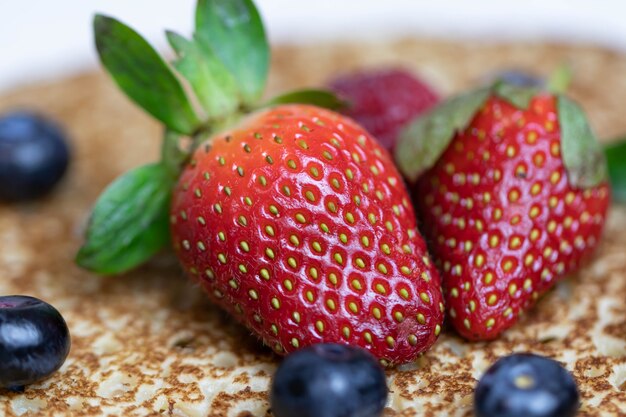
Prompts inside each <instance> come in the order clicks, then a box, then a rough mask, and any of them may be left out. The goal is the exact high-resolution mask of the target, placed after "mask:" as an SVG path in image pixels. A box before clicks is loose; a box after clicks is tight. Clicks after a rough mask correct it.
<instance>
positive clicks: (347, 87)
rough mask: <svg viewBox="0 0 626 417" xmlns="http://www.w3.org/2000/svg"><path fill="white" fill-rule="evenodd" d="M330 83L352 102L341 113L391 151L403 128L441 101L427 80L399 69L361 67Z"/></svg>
mask: <svg viewBox="0 0 626 417" xmlns="http://www.w3.org/2000/svg"><path fill="white" fill-rule="evenodd" d="M329 85H330V88H331V89H332V90H333V91H336V92H337V93H338V94H339V95H340V96H341V97H343V98H344V99H346V100H347V101H348V103H349V106H348V107H347V108H345V109H343V111H342V112H343V113H344V114H346V115H348V116H350V117H352V118H353V119H354V120H356V121H357V122H358V123H360V124H361V125H362V126H363V127H364V128H366V129H367V130H368V131H369V132H370V133H371V134H372V135H374V137H375V138H376V139H378V141H380V143H381V144H382V145H383V146H384V147H385V148H386V149H387V150H388V151H390V152H393V149H394V148H395V146H396V142H397V137H398V133H399V132H400V130H401V129H402V127H403V126H405V125H406V124H407V123H408V122H410V121H411V120H413V119H415V118H416V117H418V116H419V115H421V114H423V113H424V112H425V111H426V110H428V109H430V108H431V107H433V106H434V105H435V104H437V102H438V101H439V97H438V95H437V94H436V93H435V92H434V91H433V89H432V88H431V87H430V86H429V85H428V84H427V83H426V82H424V81H423V80H420V79H419V78H417V77H416V76H415V75H413V74H412V73H410V72H409V71H406V70H403V69H398V68H385V69H375V70H361V71H359V72H355V73H352V74H345V75H342V76H340V77H337V78H335V79H333V80H331V81H330V83H329Z"/></svg>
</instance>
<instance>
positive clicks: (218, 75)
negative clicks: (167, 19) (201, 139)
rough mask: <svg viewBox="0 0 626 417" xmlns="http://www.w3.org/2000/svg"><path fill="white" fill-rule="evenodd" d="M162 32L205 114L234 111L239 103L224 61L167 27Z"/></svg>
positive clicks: (177, 66) (179, 69) (235, 86)
mask: <svg viewBox="0 0 626 417" xmlns="http://www.w3.org/2000/svg"><path fill="white" fill-rule="evenodd" d="M166 35H167V40H168V42H169V43H170V45H171V46H172V48H173V49H174V51H175V52H176V54H177V55H178V59H177V60H176V61H174V67H175V68H176V69H177V70H178V72H180V73H181V74H182V75H183V77H185V78H186V79H187V80H188V81H189V83H190V84H191V87H192V88H193V91H194V93H195V94H196V97H197V98H198V101H199V102H200V104H201V105H202V107H203V108H204V110H205V111H206V113H207V115H208V116H209V118H211V119H215V118H220V117H222V116H224V115H227V114H230V113H232V112H233V111H235V110H236V109H237V106H238V105H239V102H238V97H237V84H236V83H235V79H234V78H233V77H232V75H231V74H230V72H228V70H227V69H226V67H225V66H224V64H222V63H221V62H220V61H219V60H218V59H217V57H216V56H215V55H214V54H213V53H212V52H211V51H210V50H204V49H203V48H201V47H200V46H198V44H197V43H196V42H194V41H190V40H187V39H185V38H184V37H182V36H181V35H179V34H177V33H175V32H171V31H168V32H166Z"/></svg>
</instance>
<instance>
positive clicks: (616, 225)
mask: <svg viewBox="0 0 626 417" xmlns="http://www.w3.org/2000/svg"><path fill="white" fill-rule="evenodd" d="M563 61H566V62H569V63H570V64H571V65H572V68H573V69H574V73H575V79H574V82H573V85H572V87H571V93H572V95H573V96H574V97H575V98H576V99H578V100H579V101H580V102H581V104H582V105H583V107H584V108H585V109H586V110H587V111H588V112H589V116H590V119H591V123H592V125H593V126H594V127H595V129H596V131H597V133H598V134H599V136H600V137H603V138H610V137H613V136H615V135H617V134H619V133H622V132H626V117H624V115H623V100H624V98H626V78H624V74H626V56H624V55H620V54H618V53H616V52H612V51H608V50H603V49H601V48H595V47H588V46H563V45H544V44H523V43H520V44H502V45H493V44H491V45H490V44H479V43H463V42H451V41H436V40H400V41H396V42H391V43H387V42H385V43H382V42H381V43H368V44H325V45H310V46H300V47H295V46H283V47H280V48H276V49H275V50H274V57H273V61H272V66H273V68H272V70H271V78H270V82H269V91H268V93H270V94H274V93H277V92H281V91H284V90H287V89H291V88H295V87H303V86H317V85H322V84H323V83H324V82H325V81H326V80H328V79H329V77H331V76H333V75H336V74H338V73H344V72H348V71H350V70H353V69H357V68H363V67H379V66H383V65H401V66H404V67H406V68H408V69H410V70H414V71H416V72H418V73H420V74H421V75H422V76H423V77H424V78H425V79H426V80H428V81H429V82H430V83H432V84H433V86H434V87H435V88H436V89H437V90H439V91H440V92H441V93H442V94H446V95H447V94H451V93H454V92H457V91H460V90H461V89H464V88H468V87H471V86H472V85H475V84H476V83H477V82H479V81H480V80H484V79H485V76H486V75H487V74H489V73H490V72H492V71H494V70H497V69H502V68H514V67H515V68H522V69H528V70H531V71H533V72H534V73H536V74H538V75H546V74H548V73H550V71H551V70H553V69H554V68H555V67H556V66H557V65H558V64H559V63H561V62H563ZM14 108H29V109H36V110H40V111H42V112H44V113H46V114H48V115H50V116H52V117H54V118H56V119H58V120H59V121H61V122H62V123H63V124H64V125H65V126H66V127H67V130H68V133H69V136H70V138H71V141H72V145H73V151H74V155H73V161H72V163H73V165H72V166H71V169H70V171H69V174H68V176H67V177H66V178H65V180H64V181H63V183H62V184H61V185H60V187H59V188H58V189H57V190H56V191H55V192H54V193H53V194H52V195H50V196H49V197H47V198H46V199H44V200H41V201H38V202H34V203H31V204H26V205H19V206H0V293H1V294H28V295H33V296H36V297H39V298H42V299H44V300H46V301H48V302H50V303H51V304H53V305H54V306H56V307H57V308H58V309H59V310H60V312H61V313H62V314H63V316H64V317H65V319H66V320H67V322H68V325H69V327H70V332H71V335H72V349H71V352H70V355H69V357H68V359H67V361H66V362H65V364H64V365H63V367H62V368H61V369H60V371H59V372H57V373H56V374H54V375H53V376H52V377H51V378H49V379H47V380H45V381H43V382H41V383H38V384H34V385H31V386H29V387H27V389H26V391H25V392H24V393H13V392H2V393H1V394H0V415H6V416H29V415H32V416H37V415H55V416H69V415H71V416H107V415H114V416H161V415H167V416H229V417H244V416H271V412H270V411H269V410H268V408H269V405H268V402H267V397H268V395H267V392H268V387H269V383H270V378H271V375H272V374H273V372H274V370H275V368H276V366H277V364H278V362H279V358H278V357H276V356H275V355H274V354H273V353H271V351H270V350H269V349H267V348H264V347H263V346H262V345H261V344H260V343H259V342H258V341H257V340H256V339H255V337H253V336H252V335H251V334H250V332H249V331H247V330H246V329H245V328H243V327H241V326H239V325H237V324H235V323H234V322H233V321H232V320H231V319H229V317H228V316H226V315H225V314H224V313H222V312H221V311H220V310H219V309H218V308H216V307H215V306H213V305H211V303H210V302H209V301H208V300H207V298H206V297H205V296H204V294H203V293H202V292H201V290H200V288H199V287H197V286H196V285H195V284H193V283H191V282H190V281H188V280H187V279H186V278H185V276H184V275H183V273H182V271H181V269H180V268H179V267H178V264H177V262H176V259H175V258H174V256H173V255H172V254H171V253H169V252H164V253H162V254H160V255H159V256H157V257H156V258H155V259H154V260H152V261H151V262H149V263H148V264H147V265H145V266H143V267H141V268H139V269H137V270H135V271H133V272H131V273H128V274H125V275H122V276H117V277H99V276H97V275H94V274H91V273H89V272H86V271H83V270H81V269H79V268H78V267H76V266H75V265H74V264H73V256H74V254H75V253H76V250H77V249H78V247H79V245H80V244H81V242H82V231H83V229H84V225H85V222H86V220H87V216H88V212H89V209H90V207H91V206H92V205H93V203H94V201H95V199H96V198H97V196H98V194H99V193H100V192H101V191H102V189H103V188H104V187H105V186H106V185H107V184H108V183H109V182H110V181H111V180H112V179H113V178H115V177H116V176H117V175H119V174H120V173H122V172H123V171H126V170H128V169H130V168H132V167H135V166H137V165H140V164H143V163H145V162H148V161H153V160H156V159H157V158H158V150H159V144H160V134H161V129H160V127H159V126H158V125H157V124H156V123H155V122H154V121H153V120H151V119H150V118H149V116H147V115H146V114H144V113H142V112H141V111H140V110H138V109H137V108H136V107H134V106H133V105H132V104H131V103H130V102H129V101H128V100H127V99H126V98H125V97H124V96H123V95H122V93H120V92H119V91H118V90H117V89H116V87H115V86H114V84H113V82H112V81H111V80H110V79H109V78H108V77H107V76H106V75H104V74H103V73H100V72H98V73H90V74H84V75H80V76H77V77H74V78H71V79H65V80H60V81H57V82H52V83H48V84H45V85H36V86H30V87H26V88H22V89H19V90H16V91H14V92H11V93H8V94H5V95H4V96H2V97H0V111H4V110H9V109H14ZM625 232H626V207H625V206H620V205H617V204H614V205H613V206H612V207H611V209H610V213H609V216H608V220H607V225H606V230H605V235H604V238H603V240H602V242H601V244H600V245H599V248H598V251H597V252H596V254H595V256H594V258H593V259H592V260H591V261H590V262H589V263H588V264H587V265H586V266H585V267H584V268H583V269H582V270H581V271H580V272H579V273H578V274H576V275H574V276H571V277H569V278H568V279H566V280H564V281H561V282H560V283H559V284H558V285H557V286H556V288H555V289H554V290H552V291H550V292H549V293H548V294H547V295H546V296H544V297H543V299H542V300H541V301H540V302H539V303H538V305H537V306H536V307H535V308H534V309H533V310H531V311H530V312H528V313H527V314H526V315H525V316H524V317H522V318H521V319H520V321H519V323H518V324H517V325H515V326H514V327H513V328H512V329H510V330H509V331H507V332H505V333H504V335H503V336H502V337H501V338H499V339H498V340H496V341H493V342H489V343H485V342H481V343H469V342H466V341H464V340H463V339H461V338H459V337H458V336H456V335H455V334H454V332H453V331H452V330H451V329H449V328H448V329H445V330H444V332H443V334H442V336H441V337H440V339H439V341H438V342H437V343H436V345H435V346H434V347H433V348H432V349H431V350H430V351H428V352H427V353H426V354H424V356H423V357H421V358H420V359H419V360H418V361H417V362H416V363H413V364H409V365H403V366H400V367H398V368H396V369H392V370H388V371H387V375H388V384H389V389H390V396H389V402H388V404H387V409H386V411H385V415H386V416H407V417H408V416H425V417H430V416H459V417H461V416H463V417H470V416H472V415H473V412H472V395H473V390H474V386H475V384H476V380H477V378H479V377H480V376H481V375H482V373H483V372H484V371H485V369H486V368H487V367H488V366H489V364H491V363H492V362H494V361H495V360H496V359H497V358H498V357H500V356H503V355H506V354H509V353H511V352H519V351H529V352H535V353H538V354H543V355H547V356H550V357H553V358H555V359H557V360H559V361H561V362H562V363H564V364H565V366H566V367H567V369H569V370H570V371H571V372H572V373H573V375H574V376H575V378H576V380H577V383H578V387H579V389H580V392H581V397H582V408H581V410H580V414H579V415H580V416H618V415H622V416H623V415H626V414H625V413H626V411H625V410H626V302H625V301H626V255H625V253H626V233H625Z"/></svg>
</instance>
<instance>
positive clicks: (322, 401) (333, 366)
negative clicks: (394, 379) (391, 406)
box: [270, 344, 387, 417]
mask: <svg viewBox="0 0 626 417" xmlns="http://www.w3.org/2000/svg"><path fill="white" fill-rule="evenodd" d="M386 401H387V384H386V381H385V373H384V371H383V369H382V368H381V366H380V364H379V363H378V362H377V361H376V359H375V358H374V357H373V356H372V355H371V354H370V353H368V352H367V351H365V350H363V349H360V348H356V347H351V346H345V345H337V344H319V345H313V346H310V347H308V348H304V349H301V350H299V351H296V352H294V353H292V354H291V355H289V356H287V358H285V360H284V361H283V363H282V364H281V365H280V367H279V368H278V370H277V371H276V374H275V375H274V380H273V382H272V392H271V398H270V402H271V407H272V412H273V414H274V415H275V416H276V417H377V416H380V415H381V414H382V411H383V408H384V407H385V403H386Z"/></svg>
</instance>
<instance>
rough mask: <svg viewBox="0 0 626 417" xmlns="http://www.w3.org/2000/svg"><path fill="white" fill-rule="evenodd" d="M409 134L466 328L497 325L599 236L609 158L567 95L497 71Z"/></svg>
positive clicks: (456, 314) (410, 167)
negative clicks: (508, 80)
mask: <svg viewBox="0 0 626 417" xmlns="http://www.w3.org/2000/svg"><path fill="white" fill-rule="evenodd" d="M455 130H456V133H455ZM403 135H404V136H403V142H401V144H400V145H399V146H398V153H397V156H398V160H399V161H400V165H401V166H402V167H403V168H404V172H405V174H407V176H408V177H409V178H410V179H416V178H417V177H418V176H419V172H418V171H421V170H424V169H425V172H423V173H422V174H421V176H419V180H417V181H414V183H413V186H412V188H413V191H414V196H415V201H416V204H417V207H418V211H419V214H420V217H421V221H422V223H423V229H422V231H423V232H424V234H425V236H426V237H427V239H428V240H429V243H430V249H431V251H432V254H433V256H434V257H435V259H436V262H437V264H438V266H439V267H440V270H441V273H442V281H443V287H444V293H445V299H446V308H447V311H448V315H449V317H450V320H451V322H452V324H453V325H454V327H455V328H456V329H457V331H458V332H459V333H460V334H461V335H463V336H464V337H466V338H468V339H472V340H480V339H493V338H495V337H496V336H498V335H499V334H500V333H501V332H502V331H504V330H505V329H507V328H509V327H511V326H512V325H513V324H514V323H515V322H516V321H517V319H518V317H519V316H520V314H522V313H523V312H524V311H525V310H527V309H528V308H530V307H531V306H532V305H533V304H534V303H535V302H536V300H537V299H538V298H539V297H540V296H541V295H542V294H543V293H545V292H546V291H547V290H548V289H550V288H551V287H552V286H553V285H554V283H555V282H557V281H558V280H559V279H561V278H563V277H564V276H566V275H568V274H570V273H572V272H574V271H576V269H577V268H578V267H579V265H580V263H581V262H582V261H583V259H584V258H586V257H588V255H590V254H591V252H592V251H593V249H594V248H595V247H596V245H597V243H598V241H599V238H600V234H601V232H602V227H603V224H604V221H605V218H606V212H607V207H608V205H609V196H610V191H609V187H608V184H607V182H606V176H605V175H606V166H605V162H604V158H603V153H602V150H601V148H600V147H599V145H598V144H597V143H596V141H595V138H594V137H593V135H592V134H591V131H590V129H589V127H588V125H587V123H586V120H585V116H584V114H583V112H582V110H581V109H580V108H579V107H578V106H577V105H576V104H575V103H573V102H572V101H570V100H569V99H567V98H566V97H565V96H562V95H554V94H549V93H546V92H541V91H538V90H535V89H527V88H519V87H514V86H511V85H507V84H503V83H499V84H497V85H496V86H495V87H493V88H488V89H481V90H479V91H476V92H473V93H469V94H466V95H464V96H460V97H456V98H453V99H451V100H449V101H448V102H447V103H445V104H443V105H442V107H440V108H438V109H436V110H435V111H433V112H432V113H431V114H429V115H427V116H425V118H424V120H423V122H422V123H421V124H417V123H416V124H414V125H413V126H411V127H409V128H408V129H407V131H405V132H404V133H403ZM426 148H427V150H426V151H424V149H426ZM429 152H430V154H429ZM425 155H426V156H425ZM412 158H413V160H411V159H412ZM420 158H421V159H420Z"/></svg>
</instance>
